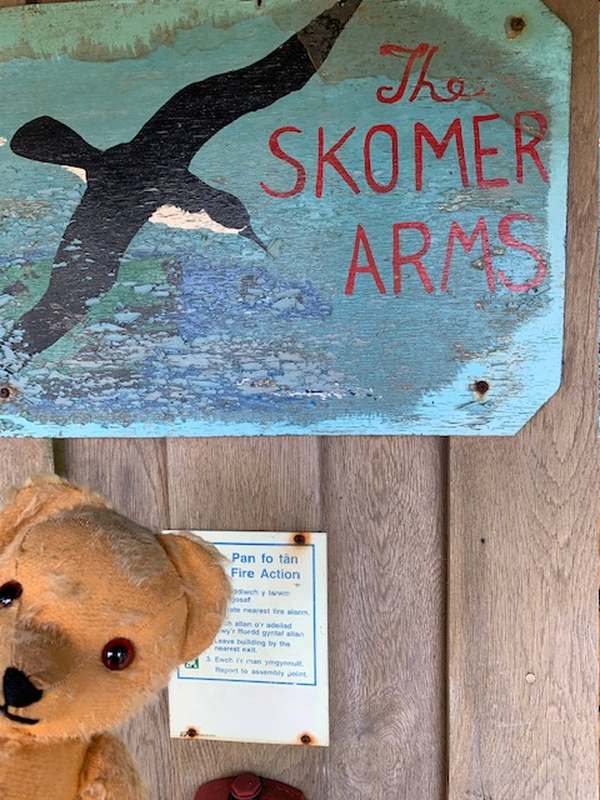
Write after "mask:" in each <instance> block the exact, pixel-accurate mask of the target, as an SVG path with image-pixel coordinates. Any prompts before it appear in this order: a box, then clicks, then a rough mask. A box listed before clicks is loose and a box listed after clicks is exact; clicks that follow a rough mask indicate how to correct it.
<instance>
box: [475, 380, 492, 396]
mask: <svg viewBox="0 0 600 800" xmlns="http://www.w3.org/2000/svg"><path fill="white" fill-rule="evenodd" d="M489 390H490V385H489V383H488V382H487V381H475V383H474V384H473V391H474V392H476V393H477V394H478V395H480V396H481V397H483V396H484V395H486V394H487V393H488V392H489Z"/></svg>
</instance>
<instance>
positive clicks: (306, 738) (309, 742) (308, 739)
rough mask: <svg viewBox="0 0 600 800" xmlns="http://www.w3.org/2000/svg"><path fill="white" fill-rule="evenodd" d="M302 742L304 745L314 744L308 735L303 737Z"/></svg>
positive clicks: (305, 734)
mask: <svg viewBox="0 0 600 800" xmlns="http://www.w3.org/2000/svg"><path fill="white" fill-rule="evenodd" d="M300 741H301V742H302V744H311V743H312V739H311V738H310V736H309V735H308V733H304V734H302V736H301V737H300Z"/></svg>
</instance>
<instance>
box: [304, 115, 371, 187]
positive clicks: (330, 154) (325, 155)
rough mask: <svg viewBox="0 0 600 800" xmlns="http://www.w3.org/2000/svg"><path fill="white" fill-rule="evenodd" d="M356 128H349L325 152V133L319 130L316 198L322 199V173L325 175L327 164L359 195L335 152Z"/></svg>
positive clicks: (354, 183) (321, 129)
mask: <svg viewBox="0 0 600 800" xmlns="http://www.w3.org/2000/svg"><path fill="white" fill-rule="evenodd" d="M355 130H356V128H350V130H348V131H346V133H345V134H344V135H343V136H342V137H341V139H338V140H337V142H336V143H335V144H334V145H333V146H332V147H330V148H329V150H327V152H325V131H324V130H323V128H319V152H318V157H317V184H316V189H315V194H316V196H317V197H323V183H324V173H325V164H329V165H330V166H331V167H333V169H334V170H335V171H336V172H337V174H338V175H339V176H340V177H341V178H342V180H343V181H344V182H345V183H346V184H347V185H348V186H349V187H350V189H352V191H353V192H354V194H360V189H359V188H358V184H357V183H356V181H355V180H354V178H353V177H352V175H350V173H349V172H348V170H347V169H346V167H345V166H344V165H343V164H342V162H341V161H340V160H339V158H338V157H337V155H336V153H337V151H338V150H339V149H340V148H341V147H343V146H344V144H345V143H346V142H347V141H348V139H349V138H350V137H351V136H352V134H353V133H354V131H355Z"/></svg>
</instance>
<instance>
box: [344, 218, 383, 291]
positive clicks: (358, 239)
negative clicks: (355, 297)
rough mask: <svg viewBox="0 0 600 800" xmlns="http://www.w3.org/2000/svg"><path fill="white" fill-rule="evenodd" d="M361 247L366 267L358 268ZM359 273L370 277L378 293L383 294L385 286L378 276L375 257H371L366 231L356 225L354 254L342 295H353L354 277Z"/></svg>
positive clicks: (371, 252)
mask: <svg viewBox="0 0 600 800" xmlns="http://www.w3.org/2000/svg"><path fill="white" fill-rule="evenodd" d="M361 246H362V247H363V249H364V251H365V254H366V256H367V265H366V266H362V267H361V266H359V264H358V259H359V256H360V248H361ZM361 272H362V273H366V274H368V275H370V276H371V277H372V278H373V280H374V281H375V286H376V287H377V290H378V291H379V293H380V294H385V286H384V285H383V281H382V280H381V275H380V274H379V270H378V269H377V264H376V262H375V257H374V256H373V251H372V250H371V245H370V243H369V239H368V238H367V234H366V231H365V229H364V228H363V226H362V225H358V226H357V228H356V236H355V238H354V252H353V253H352V261H351V263H350V269H349V271H348V279H347V280H346V288H345V289H344V294H348V295H352V294H354V285H355V283H356V276H357V275H358V274H359V273H361Z"/></svg>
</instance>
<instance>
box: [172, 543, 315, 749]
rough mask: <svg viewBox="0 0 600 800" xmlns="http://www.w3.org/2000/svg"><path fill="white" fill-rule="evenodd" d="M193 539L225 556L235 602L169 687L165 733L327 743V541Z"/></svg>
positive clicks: (280, 741)
mask: <svg viewBox="0 0 600 800" xmlns="http://www.w3.org/2000/svg"><path fill="white" fill-rule="evenodd" d="M197 535H198V536H201V537H202V538H203V539H205V540H207V541H209V542H212V543H213V544H214V545H215V546H216V547H217V548H218V550H219V551H220V552H221V553H222V554H223V556H224V557H225V559H226V561H225V568H226V569H227V571H228V573H229V575H230V577H231V583H232V600H231V605H230V609H229V614H228V617H227V619H226V621H225V624H224V625H223V628H222V629H221V632H220V634H219V635H218V637H217V639H216V640H215V642H214V644H213V645H212V647H211V648H210V649H209V650H207V651H206V652H205V653H203V654H202V655H201V656H199V657H198V658H196V659H193V660H192V661H188V662H187V663H186V664H184V665H182V666H181V667H180V668H179V669H178V671H177V673H176V674H175V675H174V676H173V678H172V680H171V683H170V686H169V703H170V720H171V736H173V737H188V738H193V737H197V738H199V739H220V740H226V741H243V742H267V743H269V742H271V743H273V744H303V745H308V744H313V745H321V746H325V745H328V744H329V709H328V702H329V701H328V695H329V687H328V660H327V544H326V534H324V533H256V532H253V533H240V532H212V531H210V532H198V533H197Z"/></svg>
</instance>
